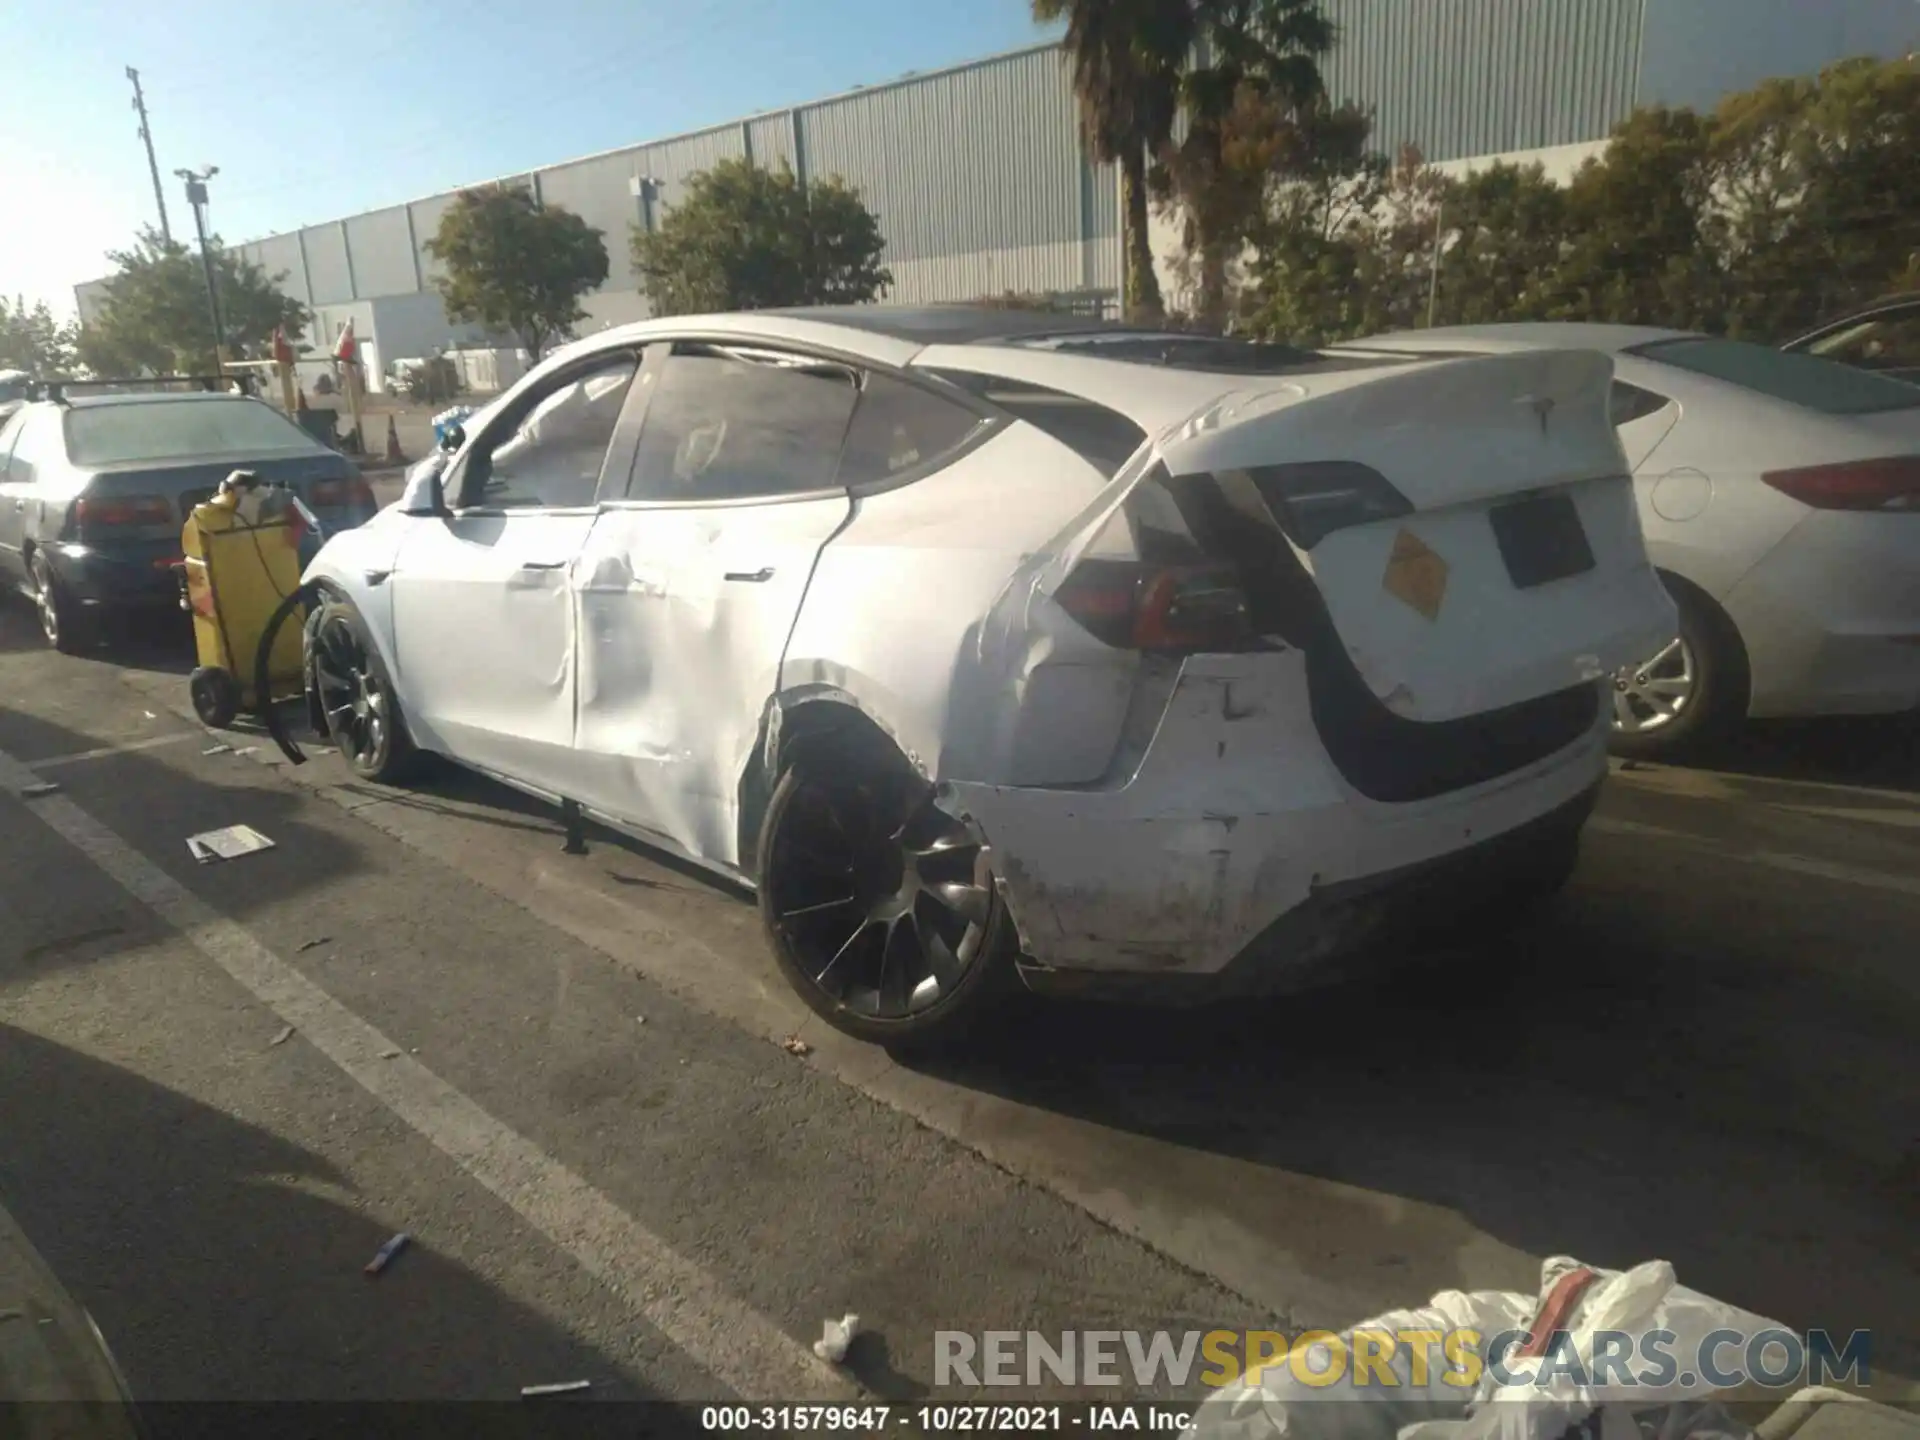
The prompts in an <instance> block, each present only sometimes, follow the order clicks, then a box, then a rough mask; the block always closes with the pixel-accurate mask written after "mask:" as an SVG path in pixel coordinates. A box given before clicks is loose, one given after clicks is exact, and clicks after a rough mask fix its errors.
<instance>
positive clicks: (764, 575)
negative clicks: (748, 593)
mask: <svg viewBox="0 0 1920 1440" xmlns="http://www.w3.org/2000/svg"><path fill="white" fill-rule="evenodd" d="M772 578H773V571H771V570H767V569H761V570H729V571H727V579H729V580H741V581H745V582H746V583H747V584H749V585H759V584H762V583H764V582H765V581H768V580H771V579H772Z"/></svg>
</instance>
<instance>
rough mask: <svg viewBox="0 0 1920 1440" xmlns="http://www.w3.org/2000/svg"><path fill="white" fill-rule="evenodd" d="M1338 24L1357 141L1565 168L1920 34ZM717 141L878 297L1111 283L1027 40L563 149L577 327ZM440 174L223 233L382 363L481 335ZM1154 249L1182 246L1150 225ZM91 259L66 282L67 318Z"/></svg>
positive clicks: (1671, 8) (1345, 5)
mask: <svg viewBox="0 0 1920 1440" xmlns="http://www.w3.org/2000/svg"><path fill="white" fill-rule="evenodd" d="M1326 3H1327V9H1328V10H1329V12H1330V13H1331V14H1332V15H1333V17H1334V19H1335V21H1336V23H1337V24H1338V26H1339V29H1340V36H1341V38H1340V43H1339V45H1338V47H1337V48H1336V50H1335V52H1334V54H1333V55H1332V56H1331V57H1330V60H1329V62H1328V63H1327V65H1326V66H1325V67H1324V68H1325V74H1326V77H1327V84H1328V88H1329V91H1330V92H1331V94H1332V96H1333V98H1334V99H1335V100H1337V101H1348V100H1351V101H1358V102H1361V103H1363V104H1366V105H1369V106H1371V107H1373V109H1374V112H1375V139H1376V141H1377V143H1378V144H1379V145H1380V147H1381V148H1383V149H1388V150H1391V149H1393V148H1396V147H1398V146H1399V145H1401V144H1403V143H1408V142H1411V143H1413V144H1416V145H1418V146H1419V147H1420V149H1421V150H1422V152H1423V153H1424V154H1425V155H1426V157H1427V158H1428V159H1429V160H1431V161H1434V162H1437V163H1442V164H1446V165H1448V166H1449V167H1454V166H1462V167H1463V166H1466V165H1470V164H1472V163H1473V162H1475V161H1477V160H1486V159H1489V158H1495V157H1498V158H1506V159H1520V160H1536V159H1537V160H1540V161H1541V162H1543V163H1544V164H1545V165H1546V166H1547V167H1548V170H1549V172H1550V173H1553V174H1556V175H1559V176H1564V175H1566V174H1570V173H1571V171H1572V170H1573V169H1574V168H1575V167H1577V165H1578V164H1579V163H1580V162H1581V161H1582V160H1584V159H1585V158H1587V157H1588V156H1589V155H1592V154H1595V153H1597V152H1598V151H1599V149H1601V148H1602V147H1603V146H1604V143H1605V139H1606V136H1607V134H1608V132H1609V131H1610V130H1611V129H1612V127H1613V126H1614V125H1615V124H1616V123H1618V122H1619V121H1620V120H1621V119H1623V118H1624V117H1625V116H1626V115H1628V114H1629V113H1631V112H1632V110H1633V109H1634V108H1635V107H1636V106H1640V105H1646V104H1668V105H1687V106H1692V107H1694V108H1696V109H1707V108H1711V107H1712V106H1713V105H1714V104H1715V103H1717V102H1718V101H1719V99H1720V98H1721V97H1722V96H1724V95H1726V94H1728V93H1730V92H1733V91H1736V90H1742V89H1745V88H1748V87H1750V86H1752V85H1754V84H1756V83H1757V82H1759V81H1760V80H1763V79H1765V78H1767V77H1769V76H1774V75H1805V74H1812V73H1814V72H1816V71H1818V70H1819V69H1821V68H1822V67H1823V66H1825V65H1827V64H1830V63H1831V62H1833V61H1835V60H1838V59H1842V58H1845V57H1847V56H1851V55H1863V54H1865V55H1878V56H1897V55H1903V54H1908V53H1911V52H1912V51H1913V50H1914V49H1915V48H1916V47H1920V4H1916V3H1915V0H1326ZM729 156H746V157H749V158H751V159H752V160H754V161H755V162H756V163H762V162H763V163H769V164H772V163H778V162H780V161H785V162H786V163H787V164H789V165H791V166H793V167H794V169H795V170H796V172H798V173H799V174H800V175H801V176H802V177H807V176H816V175H828V174H838V175H840V176H843V177H844V178H845V179H847V180H848V181H850V182H851V183H852V184H854V185H857V186H858V187H859V188H860V189H861V190H862V192H863V193H864V195H865V197H866V201H867V204H868V205H869V207H870V208H871V209H872V210H873V211H874V212H875V214H876V215H877V216H878V218H879V221H880V226H881V230H882V232H883V233H884V234H885V235H886V237H887V254H886V263H887V264H888V266H889V267H890V268H891V270H892V272H893V277H894V284H893V288H892V290H891V292H890V293H889V295H888V296H887V300H888V301H890V302H892V303H900V304H916V303H926V302H932V301H956V300H968V299H973V298H977V297H981V296H987V295H997V294H1002V293H1005V292H1008V291H1022V292H1048V293H1075V294H1081V295H1086V296H1089V297H1094V298H1101V299H1104V300H1106V301H1107V302H1108V303H1112V302H1113V301H1114V300H1116V299H1117V296H1118V292H1119V289H1120V282H1121V274H1122V261H1121V236H1120V223H1119V214H1120V206H1119V196H1118V183H1117V178H1116V176H1115V174H1114V173H1113V171H1112V170H1111V169H1110V168H1109V167H1104V166H1097V165H1093V164H1091V163H1090V162H1089V161H1088V158H1087V156H1086V154H1085V152H1084V150H1083V148H1082V146H1081V144H1080V140H1079V132H1078V126H1077V121H1076V113H1075V105H1074V99H1073V94H1072V90H1071V87H1070V85H1069V83H1068V77H1067V72H1066V68H1065V66H1064V64H1063V60H1062V56H1061V53H1060V50H1059V48H1058V47H1057V46H1054V45H1042V46H1035V47H1031V48H1028V49H1024V50H1019V51H1015V52H1012V53H1010V54H1004V55H997V56H993V57H991V58H989V59H985V60H979V61H975V62H972V63H970V64H965V65H958V66H954V67H952V68H950V69H945V70H938V71H933V72H930V73H926V74H918V75H911V76H908V77H905V78H902V79H899V80H894V81H891V82H889V83H886V84H881V85H874V86H868V87H861V88H858V89H855V90H853V91H850V92H848V93H847V94H844V95H838V96H834V97H832V98H829V99H824V100H819V101H815V102H812V103H810V104H806V105H798V106H795V107H793V108H791V109H786V110H778V111H772V112H767V113H762V114H758V115H753V116H749V117H747V118H745V119H742V120H738V121H733V122H729V123H727V124H724V125H716V126H711V127H709V128H707V129H704V130H698V131H694V132H691V133H689V134H684V135H678V136H673V137H670V138H667V139H662V140H655V141H649V142H645V143H642V144H636V145H632V146H629V147H625V148H622V149H618V150H611V151H607V152H605V153H603V154H600V155H593V156H588V157H585V158H583V159H577V160H569V161H565V162H562V163H559V164H555V165H552V166H548V167H545V168H542V169H540V170H536V171H534V172H532V173H531V174H527V175H517V176H509V177H503V178H505V179H507V180H510V181H512V182H515V183H520V184H525V185H527V186H528V187H530V188H531V189H532V190H533V192H534V194H535V195H536V196H537V197H538V198H539V199H540V200H541V201H542V203H545V204H554V205H564V206H566V207H567V208H568V209H570V210H573V211H575V212H576V213H578V214H580V215H581V216H583V217H584V218H585V219H586V220H587V222H588V223H589V224H591V225H594V226H597V227H598V228H600V229H601V230H602V231H603V232H605V235H606V239H607V252H608V258H609V262H610V267H609V274H608V278H607V282H606V284H605V285H604V286H603V287H601V289H600V290H599V291H598V292H597V293H595V294H594V295H592V296H590V297H588V299H587V301H586V308H587V310H588V311H589V313H590V316H591V319H590V320H589V321H588V326H589V327H590V328H597V327H600V326H604V325H611V324H618V323H621V322H625V321H629V320H635V319H640V318H644V317H645V316H646V314H647V305H646V299H645V297H644V296H643V295H642V294H641V293H640V292H639V289H638V285H637V281H636V278H635V276H634V274H633V271H632V267H631V264H630V261H629V254H628V231H629V229H630V227H632V226H635V225H639V226H650V225H657V224H658V223H659V221H660V218H661V217H662V216H663V215H665V214H666V213H668V212H669V211H671V209H672V208H673V204H674V201H675V198H676V196H678V195H679V194H680V193H682V190H683V187H684V186H685V184H686V181H687V178H688V176H690V175H692V174H694V173H695V172H697V171H700V170H703V169H705V168H707V167H709V166H711V165H712V164H714V163H715V162H716V161H718V160H720V159H723V158H726V157H729ZM456 193H457V191H446V192H443V193H441V194H438V195H430V196H427V197H425V198H423V199H419V200H414V201H411V202H408V203H405V204H397V205H390V206H387V207H385V208H383V209H378V210H370V211H367V212H365V213H364V214H359V215H353V216H349V217H346V218H344V219H341V220H336V221H330V222H327V223H325V224H321V225H309V226H307V227H305V228H304V229H301V230H297V231H290V232H288V233H285V234H280V235H272V236H268V237H266V238H264V239H260V240H255V241H251V242H249V243H247V244H244V245H242V246H240V247H239V248H240V250H241V251H242V253H244V254H245V255H246V256H247V257H248V258H249V259H251V260H253V261H255V262H257V263H258V264H259V265H261V266H262V267H263V268H265V269H266V270H267V271H268V273H269V274H273V275H276V276H278V277H280V278H279V283H280V284H281V286H282V287H283V288H284V289H285V290H286V291H287V293H288V294H289V295H291V296H293V297H294V298H295V299H298V300H300V301H301V302H302V303H303V304H305V305H307V306H308V307H309V308H310V309H311V310H312V311H313V314H314V317H315V321H314V326H313V331H312V333H313V336H314V338H316V339H318V340H321V341H323V342H330V341H331V340H332V339H333V338H334V337H336V336H337V335H338V334H339V332H340V329H341V327H342V326H344V325H345V324H346V323H347V321H348V320H352V321H353V323H354V330H355V334H356V336H357V337H358V338H359V340H360V341H361V344H362V347H363V350H364V351H365V352H366V356H367V359H368V362H369V370H370V371H371V372H372V373H374V374H378V373H379V370H380V368H381V366H383V365H384V364H385V363H386V362H388V361H391V360H398V359H403V358H411V357H416V356H422V355H426V354H429V353H431V352H432V351H434V350H435V349H443V348H447V347H450V346H455V345H466V344H477V343H483V342H484V340H485V338H486V337H484V336H482V335H481V334H480V333H479V332H477V331H475V330H473V329H472V328H470V327H461V326H455V325H452V324H450V323H449V322H448V320H447V318H446V315H445V312H444V310H443V309H442V307H441V304H440V300H439V296H438V294H437V292H436V291H435V289H434V283H433V282H434V278H435V273H436V267H435V263H434V262H433V260H432V259H431V258H430V257H428V256H427V255H426V254H425V253H424V251H423V249H422V244H423V242H424V241H426V240H427V239H429V238H431V237H432V235H433V233H434V230H435V227H436V226H437V225H438V224H439V220H440V215H441V213H442V212H443V211H444V210H445V208H446V207H447V205H448V204H449V203H450V202H451V200H452V199H453V197H454V195H455V194H456ZM1155 248H1156V251H1157V253H1160V254H1161V255H1163V256H1170V255H1171V254H1173V253H1174V252H1175V250H1176V249H1177V241H1176V239H1175V232H1174V229H1173V227H1172V226H1170V225H1164V224H1163V225H1156V235H1155ZM104 285H105V282H104V281H92V282H89V283H87V284H83V285H80V286H78V287H76V300H77V303H78V307H79V311H80V315H81V317H82V318H83V319H84V318H87V317H89V316H91V315H93V314H95V313H97V311H98V310H99V308H100V306H101V304H102V302H103V298H104V289H103V287H104Z"/></svg>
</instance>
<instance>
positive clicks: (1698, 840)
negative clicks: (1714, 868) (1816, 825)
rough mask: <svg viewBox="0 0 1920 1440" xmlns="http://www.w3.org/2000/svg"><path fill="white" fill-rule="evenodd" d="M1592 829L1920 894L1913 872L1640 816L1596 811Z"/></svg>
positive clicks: (1589, 825)
mask: <svg viewBox="0 0 1920 1440" xmlns="http://www.w3.org/2000/svg"><path fill="white" fill-rule="evenodd" d="M1587 828H1588V829H1589V830H1597V831H1599V832H1601V833H1602V834H1608V835H1645V836H1651V837H1653V838H1656V839H1661V840H1668V841H1677V842H1679V843H1680V844H1682V845H1686V846H1688V847H1690V848H1691V849H1694V850H1698V851H1700V852H1701V853H1702V854H1705V855H1712V856H1714V857H1715V858H1716V859H1720V860H1727V861H1731V862H1732V863H1734V864H1736V865H1759V866H1763V867H1765V868H1767V869H1770V870H1784V871H1786V872H1787V873H1789V874H1792V875H1814V876H1818V877H1819V878H1820V879H1822V880H1835V881H1838V882H1839V883H1841V884H1843V885H1859V886H1862V887H1864V888H1866V889H1869V890H1891V891H1893V892H1894V893H1895V894H1899V895H1914V896H1920V880H1916V879H1915V878H1913V877H1912V876H1911V875H1889V874H1887V873H1886V872H1885V871H1883V870H1868V869H1865V868H1863V867H1862V866H1858V865H1841V864H1838V863H1837V862H1835V861H1832V860H1819V859H1816V858H1814V857H1813V856H1810V855H1787V854H1782V853H1780V852H1778V851H1773V850H1735V849H1732V848H1731V847H1729V846H1726V845H1723V844H1721V843H1720V842H1719V841H1717V840H1713V839H1710V838H1709V837H1707V836H1705V835H1696V834H1693V833H1692V832H1690V831H1686V830H1669V829H1667V828H1665V827H1664V826H1660V825H1643V824H1641V823H1640V822H1639V821H1638V820H1619V819H1616V818H1614V817H1613V816H1611V815H1596V816H1594V817H1593V818H1592V819H1591V820H1589V821H1588V822H1587Z"/></svg>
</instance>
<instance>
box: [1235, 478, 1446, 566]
mask: <svg viewBox="0 0 1920 1440" xmlns="http://www.w3.org/2000/svg"><path fill="white" fill-rule="evenodd" d="M1246 473H1247V477H1248V478H1249V479H1250V480H1252V481H1253V484H1254V488H1255V489H1257V490H1259V492H1260V498H1261V499H1262V500H1265V501H1266V502H1267V508H1268V509H1269V510H1271V511H1272V512H1273V518H1274V519H1275V520H1276V521H1278V522H1279V525H1280V528H1281V529H1282V530H1284V531H1286V533H1287V538H1288V539H1290V540H1292V541H1293V543H1294V544H1296V545H1298V546H1299V547H1300V548H1301V549H1302V550H1311V549H1312V548H1313V547H1314V546H1316V545H1318V544H1319V543H1320V542H1321V541H1322V540H1324V539H1326V538H1327V536H1329V535H1331V534H1332V533H1333V532H1334V531H1336V530H1346V529H1349V528H1351V527H1352V526H1355V525H1368V524H1371V523H1372V522H1374V521H1376V520H1392V519H1396V518H1398V517H1399V516H1402V515H1411V514H1412V513H1413V505H1412V503H1411V502H1410V501H1408V499H1407V497H1406V496H1404V495H1402V494H1401V493H1400V492H1399V491H1398V490H1396V489H1394V488H1393V486H1392V485H1391V484H1390V483H1389V482H1388V480H1387V478H1386V477H1385V476H1384V475H1382V474H1381V473H1380V472H1379V471H1377V470H1375V469H1373V468H1372V467H1371V466H1367V465H1361V464H1357V463H1355V462H1354V461H1351V460H1315V461H1309V462H1307V463H1305V464H1300V465H1262V466H1259V467H1258V468H1256V469H1252V470H1249V471H1247V472H1246Z"/></svg>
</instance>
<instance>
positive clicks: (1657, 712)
mask: <svg viewBox="0 0 1920 1440" xmlns="http://www.w3.org/2000/svg"><path fill="white" fill-rule="evenodd" d="M1699 693H1700V667H1699V664H1698V662H1697V661H1696V660H1695V658H1694V654H1693V647H1692V646H1690V645H1688V644H1687V642H1686V641H1685V640H1683V639H1678V638H1676V639H1674V640H1673V641H1672V642H1671V643H1670V644H1668V646H1667V647H1666V649H1664V650H1662V651H1661V652H1660V653H1659V654H1658V655H1655V656H1654V657H1653V658H1652V659H1651V660H1647V661H1644V662H1642V663H1641V664H1639V665H1629V666H1627V667H1626V668H1624V669H1621V670H1617V671H1615V672H1614V676H1613V731H1614V733H1615V734H1616V735H1645V734H1647V733H1648V732H1649V731H1653V730H1664V729H1665V728H1666V727H1667V726H1669V725H1671V724H1673V723H1674V721H1676V720H1678V719H1679V718H1680V717H1681V716H1682V715H1684V714H1685V713H1686V712H1687V709H1688V707H1689V706H1691V705H1692V704H1693V703H1694V701H1695V700H1696V698H1697V697H1698V696H1699Z"/></svg>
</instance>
